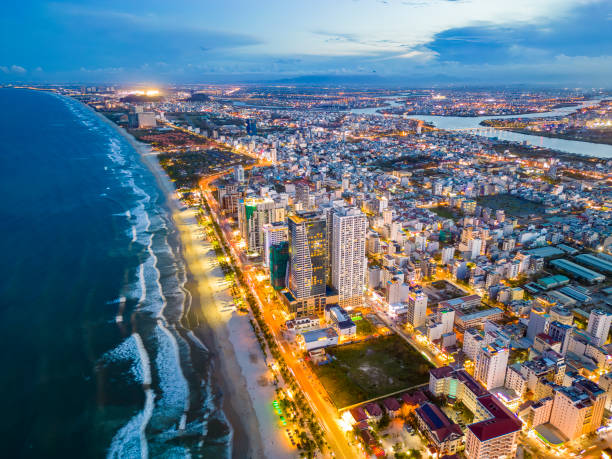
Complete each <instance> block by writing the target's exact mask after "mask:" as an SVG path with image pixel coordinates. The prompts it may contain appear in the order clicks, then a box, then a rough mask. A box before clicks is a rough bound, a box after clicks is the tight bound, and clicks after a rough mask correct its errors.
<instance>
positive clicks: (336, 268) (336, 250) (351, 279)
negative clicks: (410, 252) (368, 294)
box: [330, 207, 368, 309]
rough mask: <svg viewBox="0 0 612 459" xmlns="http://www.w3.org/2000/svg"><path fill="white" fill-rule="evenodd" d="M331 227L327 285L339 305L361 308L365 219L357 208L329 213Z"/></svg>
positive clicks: (339, 209)
mask: <svg viewBox="0 0 612 459" xmlns="http://www.w3.org/2000/svg"><path fill="white" fill-rule="evenodd" d="M331 225H332V228H333V230H332V231H333V238H332V241H331V244H332V246H331V263H330V264H331V284H332V285H333V287H334V288H335V289H336V290H337V291H338V301H339V304H340V306H342V307H345V308H349V309H350V308H353V307H358V306H361V305H362V304H363V293H364V289H365V272H366V265H367V263H366V256H365V245H366V231H367V226H368V221H367V218H366V217H365V215H364V214H363V213H362V212H361V211H360V210H359V209H357V208H350V209H347V208H343V207H342V208H338V209H336V210H334V212H332V214H331Z"/></svg>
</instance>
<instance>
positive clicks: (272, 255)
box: [268, 241, 289, 290]
mask: <svg viewBox="0 0 612 459" xmlns="http://www.w3.org/2000/svg"><path fill="white" fill-rule="evenodd" d="M268 253H269V261H268V263H269V264H268V267H269V268H270V284H272V287H273V288H274V289H275V290H282V289H284V288H285V287H287V284H286V278H287V266H288V265H289V243H288V242H287V241H284V242H280V243H278V244H275V245H271V246H270V248H269V249H268Z"/></svg>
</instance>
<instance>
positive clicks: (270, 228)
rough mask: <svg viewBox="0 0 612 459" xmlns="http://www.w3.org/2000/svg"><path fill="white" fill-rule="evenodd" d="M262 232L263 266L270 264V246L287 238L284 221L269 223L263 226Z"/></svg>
mask: <svg viewBox="0 0 612 459" xmlns="http://www.w3.org/2000/svg"><path fill="white" fill-rule="evenodd" d="M263 233H264V266H269V265H270V247H271V246H273V245H277V244H280V243H281V242H284V241H287V240H289V234H288V228H287V224H286V223H285V222H276V223H269V224H267V225H264V227H263Z"/></svg>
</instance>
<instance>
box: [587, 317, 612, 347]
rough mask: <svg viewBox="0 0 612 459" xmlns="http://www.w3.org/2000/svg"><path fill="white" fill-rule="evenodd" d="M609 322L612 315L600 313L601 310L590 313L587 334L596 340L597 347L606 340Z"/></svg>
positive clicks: (611, 319)
mask: <svg viewBox="0 0 612 459" xmlns="http://www.w3.org/2000/svg"><path fill="white" fill-rule="evenodd" d="M611 321H612V315H611V314H609V313H607V312H606V311H602V310H601V309H593V310H592V311H591V314H590V315H589V324H588V326H587V332H588V333H590V334H591V335H593V336H594V337H595V338H596V340H597V343H596V345H597V346H601V345H603V344H604V343H605V342H606V340H607V339H608V333H609V332H610V322H611Z"/></svg>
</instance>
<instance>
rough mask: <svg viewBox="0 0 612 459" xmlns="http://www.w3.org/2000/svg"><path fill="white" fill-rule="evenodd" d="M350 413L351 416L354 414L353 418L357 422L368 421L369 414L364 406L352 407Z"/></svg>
mask: <svg viewBox="0 0 612 459" xmlns="http://www.w3.org/2000/svg"><path fill="white" fill-rule="evenodd" d="M350 413H351V416H353V419H354V420H355V423H359V422H361V421H367V420H368V415H367V414H366V412H365V411H363V408H362V407H360V406H358V407H356V408H351V409H350Z"/></svg>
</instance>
